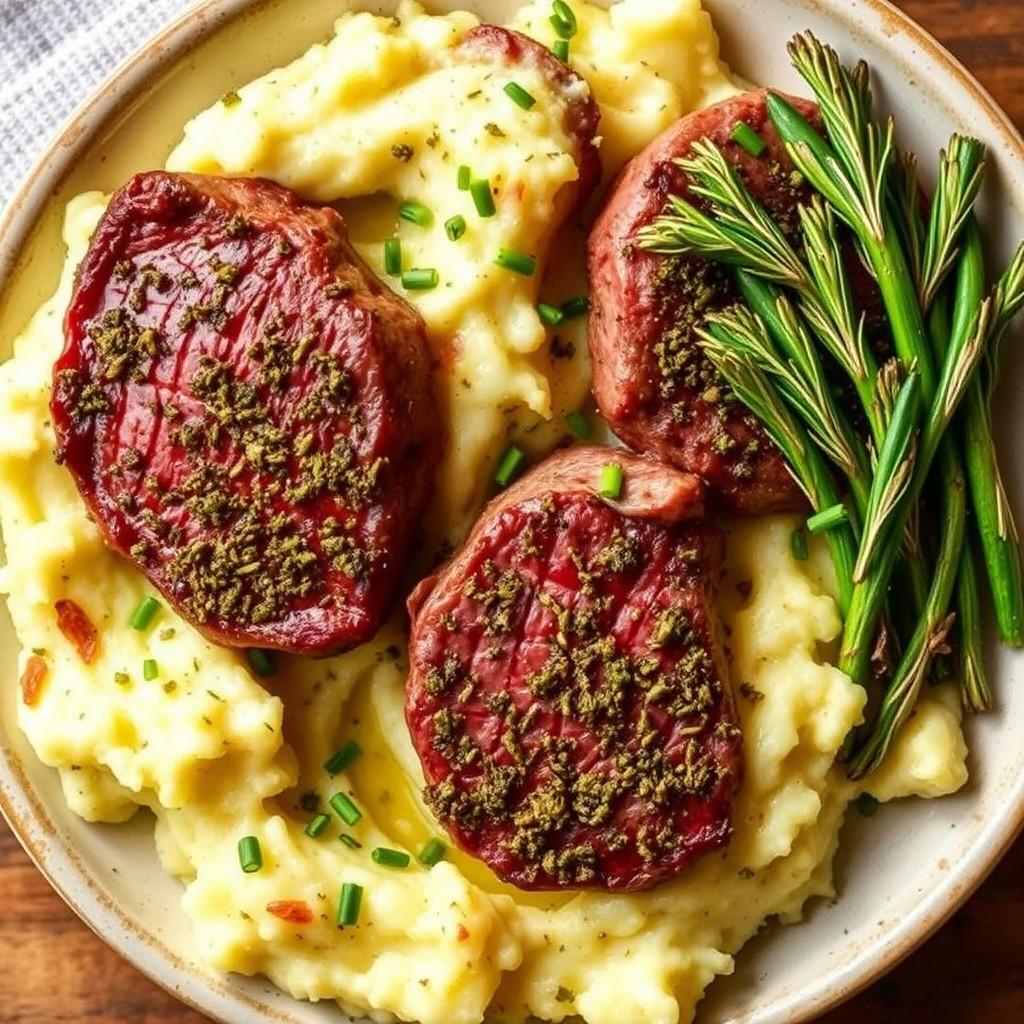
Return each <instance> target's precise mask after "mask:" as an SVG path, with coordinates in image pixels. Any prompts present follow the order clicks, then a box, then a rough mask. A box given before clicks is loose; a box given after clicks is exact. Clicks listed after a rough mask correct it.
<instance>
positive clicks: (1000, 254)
mask: <svg viewBox="0 0 1024 1024" xmlns="http://www.w3.org/2000/svg"><path fill="white" fill-rule="evenodd" d="M705 2H706V6H707V7H708V8H709V9H710V10H711V12H712V14H713V16H714V18H715V21H716V24H717V27H718V30H719V32H720V34H721V37H722V42H723V50H724V54H725V56H726V58H727V59H728V61H729V62H730V64H731V65H732V67H733V68H734V70H735V71H737V72H738V73H739V74H741V75H743V76H744V77H746V78H747V79H749V80H750V81H753V82H760V83H767V84H771V85H774V86H778V87H780V88H787V87H788V88H791V89H793V90H794V91H800V84H799V82H798V81H797V80H796V79H795V76H794V74H793V73H792V72H791V70H790V69H789V66H788V63H787V60H786V56H785V42H786V40H787V39H788V38H789V37H790V36H791V35H792V34H793V33H794V32H795V31H797V30H800V29H804V28H811V29H813V30H814V31H815V32H817V33H819V34H820V35H821V36H822V37H823V38H825V39H827V40H829V41H831V42H832V43H833V44H835V45H836V46H837V47H838V48H839V49H840V50H841V52H842V53H843V54H844V55H845V56H846V57H847V58H854V57H856V56H863V57H865V58H866V59H867V60H868V61H869V62H870V64H871V65H872V67H873V69H874V70H875V73H876V81H877V83H878V86H877V90H876V91H877V92H878V93H879V94H880V96H881V100H882V102H883V104H884V105H885V106H888V107H889V108H890V109H891V110H892V111H893V113H895V114H896V116H897V119H898V124H899V129H900V133H901V138H902V139H903V140H904V142H905V143H906V144H907V145H909V146H911V147H912V148H914V149H915V150H917V151H918V152H920V153H922V154H929V155H931V154H934V153H935V152H936V151H937V150H938V148H939V146H940V145H941V144H942V142H943V141H944V140H945V138H946V137H947V136H948V134H949V132H950V131H951V130H953V129H954V128H956V129H958V130H961V131H968V132H971V133H973V134H975V135H978V136H980V137H981V138H982V139H983V140H984V141H985V142H986V143H988V144H989V146H990V147H991V152H992V163H993V165H994V167H993V169H992V171H991V173H990V175H989V184H988V186H987V189H986V197H985V201H984V204H983V207H982V216H983V219H984V221H985V225H986V231H985V234H986V238H987V242H988V245H989V248H990V256H991V258H992V260H993V262H999V263H1004V262H1005V260H1006V259H1007V258H1008V257H1009V255H1010V252H1011V249H1012V246H1013V244H1014V243H1015V242H1016V240H1017V239H1019V238H1021V237H1024V142H1022V140H1021V138H1020V136H1019V135H1018V134H1017V132H1016V131H1015V130H1014V128H1013V127H1012V125H1011V124H1010V123H1009V122H1008V120H1007V119H1006V117H1005V115H1003V114H1002V113H1001V112H1000V110H999V109H998V108H997V107H996V105H995V104H994V103H993V102H992V100H991V98H990V97H988V96H987V95H986V94H985V92H984V91H983V90H982V89H981V88H980V87H979V86H978V84H977V83H976V82H975V81H974V80H973V79H972V78H971V77H970V76H969V75H968V74H967V73H966V72H965V71H964V70H963V68H961V67H960V65H958V64H957V63H956V62H955V61H954V60H953V58H952V57H950V56H949V55H948V54H947V53H945V51H943V50H942V49H941V48H940V47H939V46H938V44H936V43H935V42H934V40H932V39H931V38H930V37H928V36H927V35H926V34H925V33H924V32H922V31H921V30H920V29H919V28H917V27H916V26H914V25H913V24H912V23H910V22H909V21H908V20H907V19H906V18H904V17H903V16H902V15H901V14H899V13H898V12H897V11H896V10H895V9H894V8H891V7H890V6H888V5H887V4H886V3H884V2H882V0H705ZM358 6H371V7H373V6H378V5H375V4H372V3H370V4H359V5H358ZM379 6H382V7H385V8H389V9H390V8H391V7H392V6H393V5H392V4H387V3H385V4H382V5H379ZM430 6H432V7H434V8H444V7H454V6H464V7H468V8H470V9H475V10H477V11H478V12H479V13H480V14H481V15H483V16H485V17H489V18H491V19H492V20H503V19H504V18H505V17H506V16H507V15H508V13H509V11H510V10H511V9H513V8H514V7H515V6H516V3H515V0H478V2H472V0H463V2H462V3H461V4H456V3H444V2H434V3H433V4H431V5H430ZM345 7H346V4H345V3H344V2H343V0H271V2H270V3H268V4H261V5H256V6H254V5H253V4H252V3H250V2H248V0H206V2H205V3H202V4H200V5H199V7H198V9H197V10H195V11H193V12H191V13H190V14H188V15H186V16H185V17H184V18H182V19H181V20H180V21H179V22H177V23H176V24H175V25H173V26H172V27H171V28H169V29H168V30H167V31H166V32H165V33H164V34H163V35H162V36H160V37H159V39H158V40H156V41H155V42H154V43H152V44H151V45H150V46H149V47H147V48H146V49H145V50H144V51H143V52H141V53H140V54H138V55H137V56H136V57H135V58H134V59H133V60H131V61H130V62H128V63H127V64H126V65H125V66H124V67H122V68H121V69H120V70H119V71H118V72H117V73H116V74H115V75H114V76H113V77H112V78H111V80H110V81H109V82H108V84H107V85H106V86H105V87H104V88H103V89H101V90H100V91H99V92H98V93H97V94H96V95H95V96H94V97H93V98H92V99H90V100H89V101H88V102H87V103H86V104H85V106H84V107H83V108H82V110H81V111H80V112H79V114H78V115H77V116H76V117H75V119H74V120H73V121H72V123H71V124H70V125H69V126H68V128H67V130H66V131H65V132H64V134H63V135H62V137H61V138H60V140H59V141H58V142H57V143H56V145H55V146H54V147H53V148H52V149H51V150H50V151H49V152H48V153H47V154H46V156H45V157H44V159H43V160H42V161H41V162H40V164H39V165H38V166H37V167H36V169H35V170H34V172H33V173H32V174H31V175H30V176H29V178H28V180H27V181H26V183H25V186H24V188H23V189H22V190H21V192H20V193H19V194H18V196H17V197H16V198H15V199H14V201H13V202H12V203H11V204H10V206H9V207H8V209H7V212H6V216H5V218H4V220H3V222H2V224H0V359H2V358H4V357H6V356H7V355H9V352H10V342H11V339H12V337H13V336H14V335H15V334H16V333H17V331H18V330H19V329H20V328H21V326H22V325H23V323H24V320H25V318H26V317H27V315H28V314H29V313H30V312H31V311H32V309H34V308H35V306H36V305H38V303H39V302H40V301H42V300H43V299H44V298H45V297H46V296H47V295H48V294H49V293H50V292H51V291H52V289H53V286H54V284H55V281H56V275H57V272H58V269H59V264H60V251H61V250H60V246H59V225H60V215H61V211H62V208H63V205H64V202H65V201H66V200H67V198H68V197H70V196H71V195H74V194H75V193H77V192H80V191H83V190H85V189H92V188H99V189H104V190H108V191H109V190H113V189H114V188H116V187H117V186H118V185H119V184H121V183H122V182H123V181H124V179H125V178H127V177H128V175H129V174H131V173H132V172H133V171H136V170H141V169H143V168H147V167H152V166H157V165H160V164H162V163H163V159H164V157H165V156H166V154H167V152H168V151H169V150H170V148H171V146H172V145H173V143H174V142H175V141H176V139H177V136H178V133H179V131H180V128H181V126H182V125H183V124H184V122H185V121H186V120H187V118H188V117H190V116H191V115H192V114H193V113H195V112H197V111H199V110H200V109H202V108H203V107H205V106H207V105H209V104H210V103H212V102H213V101H214V100H215V99H217V98H218V97H219V96H220V95H222V94H223V93H224V92H225V91H227V90H228V89H230V88H232V87H234V86H236V85H239V84H241V83H244V82H246V81H248V80H249V79H251V78H253V77H255V76H256V75H258V74H261V73H263V72H264V71H266V70H268V69H269V68H271V67H273V66H275V65H276V64H280V63H283V62H285V61H287V60H289V59H291V58H292V57H294V56H297V55H298V54H299V53H301V52H302V51H303V50H304V49H305V48H306V47H307V46H309V45H310V44H311V43H313V42H314V41H316V40H317V39H319V38H322V37H323V36H325V35H326V34H327V33H328V32H329V30H330V26H331V24H332V21H333V18H334V17H335V16H336V15H337V14H338V13H339V12H340V11H341V10H343V9H345ZM286 8H287V12H286V13H284V12H285V9H286ZM927 170H928V171H931V170H933V168H931V167H928V168H927ZM1012 347H1013V346H1012V345H1011V346H1010V348H1011V349H1012ZM1022 374H1024V364H1022V363H1021V361H1020V360H1013V359H1011V360H1010V364H1009V365H1007V367H1006V373H1005V376H1006V377H1010V378H1013V379H1014V380H1015V381H1016V382H1018V386H1016V387H1015V386H1013V385H1009V384H1006V383H1005V381H1004V388H1003V394H1004V396H1005V397H1006V399H1009V398H1010V397H1011V394H1012V392H1014V391H1019V389H1020V387H1019V382H1021V381H1022V379H1024V378H1022ZM1004 412H1005V410H1004ZM1000 422H1001V424H1002V428H1003V429H1002V431H1001V434H1002V441H1003V446H1004V451H1006V452H1008V453H1009V452H1012V451H1015V450H1019V449H1020V448H1021V446H1022V445H1024V419H1022V418H1021V417H1020V415H1019V413H1018V414H1017V415H1016V416H1008V415H1005V414H1004V415H1003V416H1002V417H1001V420H1000ZM1007 462H1009V460H1007ZM1006 468H1007V469H1008V470H1009V479H1008V481H1007V483H1008V486H1009V489H1010V492H1011V496H1012V497H1013V499H1014V501H1015V504H1016V506H1017V508H1018V509H1024V467H1022V466H1019V465H1008V466H1007V467H1006ZM15 652H16V642H15V639H14V634H13V631H12V629H11V625H10V622H9V620H8V619H7V616H6V612H5V611H4V612H0V695H2V697H0V745H2V751H0V804H2V807H3V811H4V814H5V815H6V817H7V818H8V820H9V822H10V823H11V826H12V828H13V829H14V831H15V833H16V834H17V835H18V836H19V838H20V839H21V841H22V843H23V844H24V846H25V848H26V849H27V850H28V851H29V853H30V854H31V856H32V857H33V858H34V860H35V861H36V863H37V864H38V865H39V868H40V870H41V871H42V872H43V873H44V874H45V875H46V877H47V878H48V879H49V880H50V882H51V883H52V884H53V886H54V888H55V889H56V890H57V891H58V892H59V893H60V894H61V895H62V896H63V897H64V898H65V899H66V900H67V902H68V903H69V904H70V905H71V906H72V907H73V909H74V910H75V911H76V912H77V913H78V914H79V916H81V917H82V919H83V920H84V921H86V922H87V923H88V924H89V925H90V926H91V927H92V928H93V929H95V931H96V932H97V933H98V934H99V935H100V936H101V937H102V938H104V939H105V940H106V941H107V942H108V943H110V945H111V946H113V947H114V948H115V949H117V950H118V951H119V952H120V953H122V954H123V955H124V956H125V957H127V958H128V959H129V960H130V961H132V963H134V964H135V965H136V966H137V967H139V968H140V969H141V970H142V971H144V972H145V973H146V974H148V975H149V976H150V977H151V978H153V979H154V980H155V981H157V982H158V983H159V984H161V985H163V986H164V987H165V988H167V989H169V990H170V991H172V992H173V993H175V994H176V995H178V996H179V997H180V998H182V999H183V1000H185V1001H186V1002H188V1003H190V1004H192V1005H193V1006H195V1007H196V1008H197V1009H200V1010H202V1011H203V1012H204V1013H206V1014H208V1015H209V1016H211V1017H214V1018H216V1019H219V1020H222V1021H225V1022H231V1024H243V1022H244V1024H254V1022H267V1021H280V1022H287V1024H314V1022H328V1021H330V1022H334V1024H337V1022H338V1021H340V1020H342V1019H343V1017H342V1015H341V1014H339V1013H338V1012H337V1010H336V1009H334V1007H333V1004H332V1005H328V1004H323V1005H320V1006H315V1005H311V1004H308V1003H299V1002H295V1001H293V1000H292V999H290V998H289V997H288V996H286V995H284V994H283V993H281V992H278V991H277V990H276V989H274V988H272V986H271V985H270V984H269V983H267V982H265V981H262V980H259V979H255V980H251V979H242V978H235V977H224V976H222V975H219V974H215V973H213V972H211V971H209V970H208V969H206V968H205V967H203V966H202V965H201V964H199V963H197V962H195V961H194V960H193V959H192V957H191V951H192V950H193V948H194V943H193V940H192V936H191V934H190V929H189V925H188V923H187V921H186V920H185V918H184V915H183V914H182V912H181V910H180V907H179V901H180V895H181V889H180V886H179V885H178V883H176V882H175V881H173V880H172V879H170V878H169V877H167V876H166V875H165V874H164V873H163V872H162V871H161V870H160V868H159V865H158V863H157V860H156V856H155V853H154V850H153V840H152V829H151V823H150V822H149V821H148V820H146V817H145V815H141V816H140V818H139V820H137V821H136V822H134V823H133V824H131V825H128V826H117V827H108V826H99V827H97V826H89V825H86V824H84V823H83V822H81V821H79V820H78V819H77V818H75V816H74V815H72V814H71V813H70V812H69V811H68V810H67V807H66V806H65V804H64V801H63V799H62V796H61V792H60V785H59V783H58V780H57V776H56V773H54V772H52V771H50V770H48V769H45V768H43V767H42V766H41V765H40V764H39V762H38V761H37V760H36V759H35V757H34V756H33V755H32V753H31V751H30V750H29V749H28V747H27V744H26V743H25V741H24V738H23V737H22V736H21V734H20V733H19V732H18V730H17V728H16V726H15V700H16V694H17V691H18V687H17V684H16V653H15ZM989 665H990V669H991V672H992V675H993V677H994V679H995V685H996V691H997V693H998V697H999V702H1000V710H999V711H998V712H996V713H994V714H991V715H988V716H985V717H984V718H982V719H980V720H976V721H972V722H970V723H969V726H968V739H969V743H970V748H971V760H970V768H971V776H972V779H971V783H970V785H969V787H968V788H967V789H966V790H965V791H964V792H963V793H961V794H959V795H957V796H955V797H951V798H946V799H943V800H940V801H920V800H919V801H908V802H905V803H903V804H901V805H898V806H891V807H886V808H884V809H883V810H882V811H881V812H880V813H879V814H878V816H876V817H875V818H872V819H871V820H870V821H865V820H862V819H858V820H854V821H852V822H851V823H850V824H849V825H848V826H847V828H846V829H845V830H844V835H843V844H842V852H841V855H840V857H839V860H838V881H839V887H840V892H841V896H840V899H839V900H838V901H837V902H835V903H834V904H831V905H825V904H822V903H819V904H818V905H816V906H814V907H812V908H811V912H810V916H809V919H808V920H807V921H806V922H805V923H804V924H801V925H799V926H795V927H789V928H779V927H773V928H771V929H770V930H769V931H768V932H767V933H766V934H763V935H762V936H761V937H760V938H759V939H757V940H756V941H755V942H754V943H752V944H751V945H750V946H748V947H747V948H746V949H745V950H744V952H743V953H742V955H741V956H740V958H739V964H738V968H737V972H736V974H735V975H733V976H732V977H731V978H726V979H721V980H719V981H718V982H716V983H715V984H714V985H713V986H712V989H711V993H710V995H709V996H708V998H707V1000H705V1002H704V1003H702V1004H701V1011H700V1020H701V1021H702V1022H705V1024H711V1022H722V1021H734V1022H744V1024H754V1022H756V1024H798V1022H800V1021H805V1020H808V1019H810V1018H812V1017H814V1016H816V1015H817V1014H819V1013H822V1012H824V1011H825V1010H826V1009H828V1008H829V1007H830V1006H833V1005H835V1004H836V1003H838V1002H839V1001H841V1000H842V999H844V998H846V997H848V996H849V995H851V994H852V993H854V992H855V991H857V990H858V989H860V988H862V987H863V986H865V985H867V984H868V983H869V982H870V981H872V980H874V979H875V978H877V977H878V976H879V975H880V974H881V973H882V972H883V971H885V970H887V969H888V968H890V967H891V966H893V964H894V963H896V962H897V961H898V960H899V959H900V958H901V957H903V956H905V955H906V954H907V953H909V952H910V951H911V950H912V949H913V948H914V947H915V946H916V945H918V944H919V943H920V942H922V941H923V940H924V939H925V938H927V936H928V935H930V934H931V933H932V932H933V931H934V930H935V929H936V928H938V927H939V925H940V924H941V923H942V922H943V921H944V920H945V919H946V918H947V917H948V916H949V914H951V913H952V912H953V910H955V909H956V907H957V906H959V904H960V903H961V902H962V901H963V900H964V899H965V898H966V897H967V896H968V895H969V894H970V893H971V891H972V890H973V889H974V888H975V887H976V886H977V885H978V884H979V883H980V881H981V880H982V879H983V878H984V876H985V875H986V874H987V872H988V871H989V870H990V869H991V868H992V867H993V865H994V864H995V862H996V861H997V860H998V859H999V857H1000V856H1001V855H1002V853H1003V852H1004V851H1005V850H1006V849H1007V847H1008V846H1009V845H1010V843H1011V842H1012V841H1013V839H1014V837H1015V836H1016V834H1017V833H1018V831H1019V830H1020V827H1021V824H1022V822H1024V656H1022V655H1017V654H1013V653H1010V652H1007V651H1005V650H1001V649H999V648H998V647H997V646H996V645H995V644H994V643H993V644H992V645H991V646H990V660H989ZM854 817H855V818H856V817H857V816H854Z"/></svg>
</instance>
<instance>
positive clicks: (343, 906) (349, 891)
mask: <svg viewBox="0 0 1024 1024" xmlns="http://www.w3.org/2000/svg"><path fill="white" fill-rule="evenodd" d="M362 902H363V887H362V886H361V885H356V883H355V882H346V883H345V884H344V885H343V886H342V887H341V897H340V898H339V899H338V927H339V928H344V927H345V926H346V925H353V924H355V923H356V921H358V920H359V907H360V905H361V904H362Z"/></svg>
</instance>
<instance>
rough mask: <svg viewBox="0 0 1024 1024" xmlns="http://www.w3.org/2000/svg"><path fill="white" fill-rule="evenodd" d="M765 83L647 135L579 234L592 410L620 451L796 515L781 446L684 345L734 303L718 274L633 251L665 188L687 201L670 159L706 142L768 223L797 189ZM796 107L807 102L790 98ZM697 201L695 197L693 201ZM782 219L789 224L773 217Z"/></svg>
mask: <svg viewBox="0 0 1024 1024" xmlns="http://www.w3.org/2000/svg"><path fill="white" fill-rule="evenodd" d="M765 96H766V92H765V90H757V91H755V92H750V93H746V94H744V95H742V96H739V97H736V98H734V99H730V100H726V101H724V102H722V103H719V104H716V105H714V106H712V107H708V108H707V109H705V110H700V111H697V112H696V113H694V114H691V115H689V116H688V117H685V118H683V119H682V120H681V121H679V122H677V123H676V124H675V125H673V126H672V127H670V128H669V129H668V130H666V131H665V132H664V133H662V135H660V136H659V137H658V138H657V139H655V140H654V142H652V143H651V144H650V146H648V148H647V149H645V150H644V151H643V152H642V153H641V154H639V155H638V156H637V157H635V158H634V159H633V160H632V161H631V162H630V163H629V164H628V165H627V167H626V168H625V169H624V171H623V173H622V175H621V176H620V178H619V180H618V182H617V184H616V185H615V187H614V189H613V190H612V193H611V195H610V198H609V200H608V202H607V204H606V206H605V208H604V210H603V211H602V213H601V215H600V216H599V217H598V219H597V221H596V223H595V225H594V228H593V230H592V232H591V235H590V240H589V246H588V252H589V272H590V280H591V293H592V300H591V301H592V312H591V316H590V328H589V344H590V351H591V357H592V360H593V365H594V380H593V390H594V395H595V398H596V400H597V404H598V407H599V409H600V410H601V413H602V415H603V416H604V417H605V419H607V420H608V422H609V423H610V424H611V426H612V428H613V429H614V430H615V432H616V433H617V434H618V435H619V436H620V437H621V438H622V439H623V440H624V441H625V442H626V443H627V444H629V445H630V446H631V447H633V448H635V449H636V450H638V451H642V452H645V453H648V454H651V455H655V456H657V457H658V458H661V459H664V460H665V461H667V462H670V463H672V464H673V465H676V466H678V467H680V468H682V469H688V470H690V471H691V472H694V473H697V474H699V475H701V476H702V477H703V478H704V479H705V480H706V481H707V483H708V485H709V488H710V489H711V492H712V496H713V497H714V498H715V499H717V500H718V501H719V502H720V503H721V504H723V505H724V506H725V507H726V508H727V509H729V510H732V511H737V512H741V513H746V514H759V513H764V512H771V511H782V510H802V509H803V508H804V507H805V499H804V497H803V495H802V494H801V492H800V490H799V488H798V486H797V485H796V483H795V481H794V480H793V478H792V476H791V475H790V473H789V471H788V469H787V467H786V464H785V460H784V459H783V457H782V455H781V453H780V452H779V451H778V449H777V448H776V447H775V446H774V445H773V444H772V442H771V441H770V440H769V439H768V438H767V436H766V435H765V433H764V431H763V430H762V428H761V427H760V424H758V423H757V421H756V419H754V417H753V416H752V415H750V414H749V413H748V412H747V411H746V410H745V409H744V408H743V407H742V406H741V405H739V403H738V402H737V401H736V400H735V398H734V397H733V396H732V395H731V392H730V390H729V389H728V387H727V386H726V385H725V384H724V382H723V381H722V380H721V378H720V377H719V375H718V374H717V372H716V371H715V370H714V368H713V367H712V366H711V365H710V363H708V361H707V360H706V358H705V357H704V356H703V354H702V353H700V352H699V350H698V349H697V347H696V344H695V340H694V338H693V336H692V327H693V326H694V324H695V323H699V322H700V321H702V320H703V318H704V316H705V315H706V314H707V313H709V312H712V311H713V310H714V309H718V308H723V307H724V306H727V305H729V304H731V303H732V302H733V301H735V298H736V292H735V289H734V286H733V284H732V281H731V278H730V277H729V275H728V273H727V272H726V271H724V270H722V269H721V268H719V267H716V266H712V265H710V264H707V263H705V262H704V261H702V260H697V259H692V258H687V257H669V258H667V257H663V256H658V255H655V254H653V253H650V252H647V251H645V250H642V249H640V248H639V247H638V246H637V245H636V244H635V239H636V235H637V232H638V231H639V230H640V229H641V228H643V227H645V226H647V225H648V224H650V223H651V222H652V221H653V220H654V219H655V218H656V217H657V216H659V215H660V214H661V213H662V212H664V210H665V207H666V203H667V200H668V198H669V196H670V195H672V194H677V195H680V196H682V197H683V198H686V199H690V200H691V201H695V200H694V197H692V196H691V195H690V193H689V191H688V179H687V176H686V175H685V174H684V173H683V171H681V170H680V169H679V168H678V167H677V166H676V165H675V164H674V160H676V159H678V158H681V157H686V156H688V155H689V154H690V151H691V147H692V145H693V143H694V142H696V141H697V140H699V139H702V138H710V139H711V140H712V141H714V142H715V143H716V144H717V145H718V146H720V147H721V148H722V149H723V150H724V152H725V153H726V155H727V157H728V158H729V159H730V161H731V162H733V163H734V164H735V165H736V166H737V167H738V168H739V170H740V172H741V174H742V175H743V176H744V177H745V178H746V179H747V181H748V183H749V184H750V186H751V188H752V190H753V191H754V193H755V195H757V196H758V197H759V198H760V199H761V200H762V202H764V203H765V204H766V205H767V206H768V208H769V210H770V211H771V212H772V213H773V214H774V215H776V216H777V217H778V218H779V219H780V220H782V221H783V222H786V221H787V219H788V220H789V221H790V222H792V218H793V211H794V208H795V205H796V203H797V202H800V201H803V199H804V198H805V196H806V191H805V188H804V187H803V186H802V185H801V184H793V182H792V181H791V180H790V176H791V174H792V166H791V164H790V163H789V160H788V157H787V156H786V154H785V152H784V149H783V146H782V143H781V141H780V139H779V138H778V135H777V133H776V132H775V130H774V127H773V126H772V124H771V122H770V119H769V118H768V115H767V110H766V105H765ZM792 102H794V104H796V106H797V107H798V109H800V110H801V111H802V112H803V113H805V114H806V115H808V116H810V117H815V118H816V108H815V107H814V106H813V105H812V104H810V103H808V102H807V101H804V100H798V99H793V101H792ZM740 120H743V121H745V122H747V123H748V124H749V125H750V126H751V127H752V128H754V130H755V131H757V132H758V133H759V134H760V135H761V137H762V138H763V139H764V140H765V142H766V143H767V149H766V151H765V153H764V154H763V155H762V156H760V157H758V158H754V157H752V156H750V155H749V154H748V153H746V151H745V150H743V149H742V148H741V147H740V146H738V145H737V144H736V143H735V142H733V141H732V140H731V139H730V137H729V133H730V131H731V130H732V128H733V126H734V125H735V124H736V122H737V121H740ZM696 201H697V202H699V200H696ZM784 226H788V227H791V226H792V224H791V223H790V224H789V225H787V224H785V223H784Z"/></svg>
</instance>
